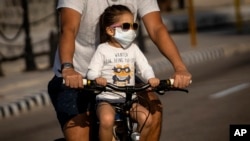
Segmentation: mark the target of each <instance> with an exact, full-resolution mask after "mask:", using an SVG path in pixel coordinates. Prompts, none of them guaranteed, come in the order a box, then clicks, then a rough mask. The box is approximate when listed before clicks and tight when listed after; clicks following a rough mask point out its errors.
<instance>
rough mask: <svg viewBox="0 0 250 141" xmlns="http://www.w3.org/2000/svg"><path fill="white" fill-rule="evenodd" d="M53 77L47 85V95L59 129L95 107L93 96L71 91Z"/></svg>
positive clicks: (60, 79)
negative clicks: (59, 126)
mask: <svg viewBox="0 0 250 141" xmlns="http://www.w3.org/2000/svg"><path fill="white" fill-rule="evenodd" d="M62 80H63V79H62V78H61V77H57V76H54V77H53V78H52V80H50V82H49V84H48V93H49V96H50V99H51V102H52V104H53V106H54V108H55V111H56V114H57V118H58V121H59V123H60V125H61V128H63V126H64V125H65V123H66V122H68V121H69V120H70V119H71V118H73V117H74V116H76V115H78V114H82V113H85V112H87V111H89V110H90V109H91V108H92V107H94V105H95V94H93V93H91V92H90V91H86V90H83V89H72V88H69V87H66V86H65V85H63V84H62Z"/></svg>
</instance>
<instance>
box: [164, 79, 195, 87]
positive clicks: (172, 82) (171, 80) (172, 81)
mask: <svg viewBox="0 0 250 141" xmlns="http://www.w3.org/2000/svg"><path fill="white" fill-rule="evenodd" d="M169 83H170V85H171V86H172V85H174V79H173V78H170V79H169ZM189 84H192V80H190V82H189Z"/></svg>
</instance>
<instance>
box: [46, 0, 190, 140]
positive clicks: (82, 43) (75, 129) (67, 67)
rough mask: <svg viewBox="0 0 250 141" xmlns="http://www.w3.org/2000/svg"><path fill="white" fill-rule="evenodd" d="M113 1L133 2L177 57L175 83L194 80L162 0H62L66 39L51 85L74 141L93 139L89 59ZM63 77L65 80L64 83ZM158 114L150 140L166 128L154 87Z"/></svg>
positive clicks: (156, 38)
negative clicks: (100, 23)
mask: <svg viewBox="0 0 250 141" xmlns="http://www.w3.org/2000/svg"><path fill="white" fill-rule="evenodd" d="M113 4H123V5H126V6H128V7H129V8H130V9H131V10H132V11H133V12H134V14H135V17H136V16H137V14H139V15H140V17H142V21H143V23H144V25H145V27H146V29H147V32H148V34H149V37H150V38H151V39H152V41H153V42H154V43H155V44H156V46H157V47H158V48H159V50H160V51H161V52H162V54H163V55H164V56H165V57H166V58H168V59H169V61H170V62H171V63H172V65H173V68H174V70H175V73H174V74H173V76H172V77H173V78H174V79H175V82H174V86H175V87H179V88H184V87H187V86H188V85H189V82H190V80H191V74H190V73H189V72H188V70H187V68H186V67H185V65H184V63H183V61H182V60H181V57H180V54H179V52H178V50H177V48H176V46H175V44H174V42H173V40H172V39H171V37H170V35H169V33H168V32H167V28H166V27H165V25H164V24H163V23H162V20H161V15H160V11H159V7H158V4H157V0H59V1H58V11H59V13H60V39H59V48H58V50H57V53H56V56H55V63H54V67H53V70H54V72H55V77H54V78H53V79H52V80H51V81H50V82H49V85H48V90H49V94H50V97H51V100H52V103H53V105H54V107H55V110H56V113H57V117H58V120H59V122H60V124H61V127H62V130H63V133H64V135H65V138H66V140H68V141H88V140H89V139H90V138H89V133H90V128H89V127H90V117H89V112H88V105H89V103H90V102H91V99H92V98H91V94H89V93H88V92H85V91H84V90H79V89H78V88H83V85H82V78H84V77H86V73H87V68H88V64H89V62H90V59H91V57H92V55H93V53H94V52H95V49H96V46H97V45H98V44H99V33H98V31H99V27H98V19H99V16H100V15H101V13H103V11H104V9H105V8H106V7H108V6H111V5H113ZM62 79H64V80H65V85H66V87H65V86H62V85H61V82H62ZM147 98H148V100H149V101H150V104H151V107H150V109H151V110H152V111H151V113H152V117H153V126H152V128H151V130H150V138H148V139H147V140H148V141H157V140H159V137H160V132H161V120H162V119H161V118H162V117H161V116H162V108H161V102H160V101H159V99H158V97H157V96H156V95H155V94H154V93H148V94H147Z"/></svg>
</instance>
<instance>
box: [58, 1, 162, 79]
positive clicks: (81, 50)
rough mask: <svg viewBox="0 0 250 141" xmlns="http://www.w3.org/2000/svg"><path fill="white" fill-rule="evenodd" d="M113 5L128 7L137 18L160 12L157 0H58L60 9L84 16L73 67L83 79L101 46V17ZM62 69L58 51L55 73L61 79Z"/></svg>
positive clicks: (77, 38) (76, 44) (77, 37)
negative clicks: (99, 25) (69, 9)
mask: <svg viewBox="0 0 250 141" xmlns="http://www.w3.org/2000/svg"><path fill="white" fill-rule="evenodd" d="M113 4H123V5H126V6H128V7H129V8H130V9H131V11H132V12H133V13H134V14H135V17H136V16H137V13H138V14H139V15H140V16H141V17H143V16H144V15H146V14H148V13H150V12H153V11H159V7H158V4H157V0H58V6H57V8H58V9H59V8H63V7H67V8H71V9H74V10H76V11H77V12H79V13H80V14H81V15H82V17H81V23H80V27H79V31H78V34H77V36H76V40H75V52H74V56H73V65H74V67H75V70H76V71H78V72H79V73H81V74H82V76H83V77H85V76H86V72H87V69H88V65H89V62H90V60H91V58H92V56H93V54H94V52H95V50H96V47H97V45H98V44H99V27H98V20H99V16H100V15H101V14H102V13H103V11H104V10H105V9H106V7H108V6H111V5H113ZM60 69H61V63H60V59H59V53H58V50H57V52H56V55H55V62H54V67H53V71H54V72H55V74H56V75H57V76H58V77H61V74H60V73H59V71H58V70H60Z"/></svg>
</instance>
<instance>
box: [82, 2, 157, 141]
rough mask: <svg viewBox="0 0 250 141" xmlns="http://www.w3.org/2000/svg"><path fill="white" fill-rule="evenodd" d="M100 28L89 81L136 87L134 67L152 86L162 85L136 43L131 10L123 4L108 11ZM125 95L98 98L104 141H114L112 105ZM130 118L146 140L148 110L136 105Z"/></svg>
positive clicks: (106, 10)
mask: <svg viewBox="0 0 250 141" xmlns="http://www.w3.org/2000/svg"><path fill="white" fill-rule="evenodd" d="M99 25H100V40H101V44H100V45H99V46H98V48H97V50H96V52H95V54H94V56H93V58H92V60H91V62H90V65H89V67H88V73H87V77H88V79H92V80H96V82H97V83H98V84H99V85H104V86H105V85H106V84H107V82H109V83H113V84H115V85H119V86H125V85H134V84H135V68H137V69H138V71H139V73H140V74H141V76H142V77H143V79H145V80H146V81H147V82H148V83H149V84H150V85H151V86H152V87H156V86H157V85H159V82H160V81H159V79H158V78H155V75H154V72H153V69H152V67H151V66H150V65H149V64H148V61H147V59H146V58H145V56H144V55H143V53H142V52H141V51H140V50H139V48H138V46H137V45H136V44H134V43H133V41H134V39H135V37H136V30H137V29H138V24H137V23H135V22H134V16H133V13H132V12H131V11H130V9H129V8H128V7H126V6H123V5H113V6H110V7H108V8H106V9H105V11H104V13H103V14H102V15H101V16H100V19H99ZM117 93H118V92H117ZM124 96H125V94H124V93H119V95H118V94H114V93H110V92H103V93H102V94H99V95H97V97H96V99H97V101H99V103H98V105H97V117H98V118H99V121H100V128H99V137H100V140H101V141H111V140H112V137H113V134H112V128H113V126H114V119H115V110H114V108H113V107H112V105H111V103H122V102H124V101H125V98H124ZM130 115H131V117H132V118H133V119H134V120H136V121H137V122H138V125H139V129H138V130H139V131H141V138H140V140H141V141H142V140H145V139H146V138H147V136H148V131H149V129H150V125H151V121H152V119H151V115H150V114H149V111H148V110H147V109H146V108H145V107H143V106H141V105H140V104H138V103H134V104H133V106H132V109H131V112H130ZM148 115H149V117H148ZM144 123H145V124H144ZM143 124H144V125H143ZM142 125H143V128H142Z"/></svg>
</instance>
